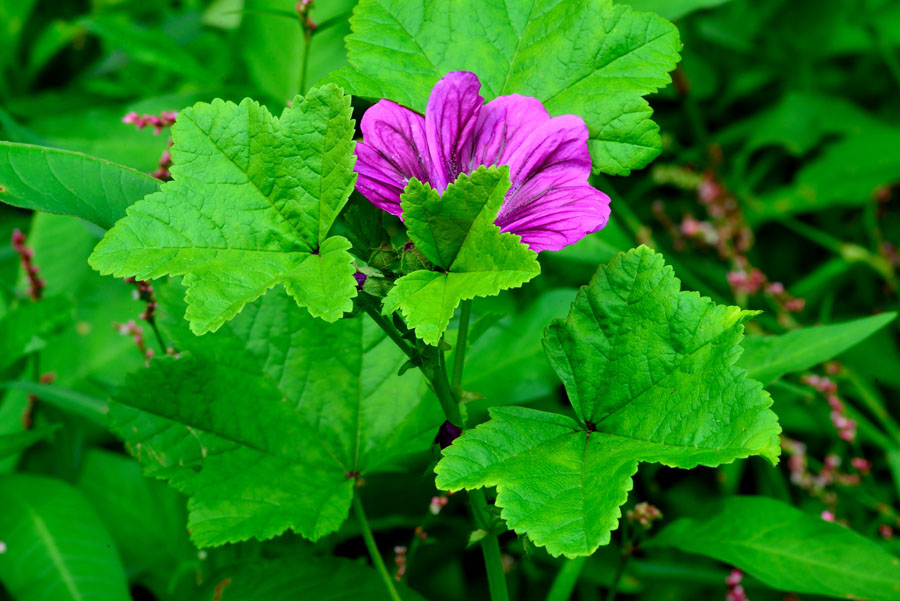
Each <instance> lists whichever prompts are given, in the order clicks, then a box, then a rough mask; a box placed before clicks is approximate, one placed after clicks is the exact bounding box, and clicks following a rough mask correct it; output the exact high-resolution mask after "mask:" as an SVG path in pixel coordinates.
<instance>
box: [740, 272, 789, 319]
mask: <svg viewBox="0 0 900 601" xmlns="http://www.w3.org/2000/svg"><path fill="white" fill-rule="evenodd" d="M726 277H727V278H728V283H729V284H730V285H731V288H732V289H733V290H734V291H736V292H744V293H746V294H750V295H753V294H756V293H758V292H760V291H763V292H764V293H765V295H766V296H769V297H771V298H772V300H774V301H775V302H776V303H778V304H779V305H781V306H782V307H784V310H785V311H787V312H789V313H797V312H799V311H802V310H803V308H804V307H805V306H806V301H805V300H803V299H802V298H796V297H794V296H791V295H790V294H788V292H787V290H785V288H784V284H782V283H781V282H770V281H769V278H768V277H766V274H764V273H763V272H762V271H760V270H759V269H757V268H755V267H753V268H751V269H749V270H745V269H738V270H735V271H729V272H728V275H727V276H726Z"/></svg>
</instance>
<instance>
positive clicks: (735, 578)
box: [725, 568, 748, 601]
mask: <svg viewBox="0 0 900 601" xmlns="http://www.w3.org/2000/svg"><path fill="white" fill-rule="evenodd" d="M743 579H744V573H743V572H742V571H740V570H739V569H737V568H735V569H733V570H731V573H730V574H729V575H728V577H727V578H725V584H727V585H728V592H727V593H726V594H725V601H748V598H747V593H745V592H744V587H743V586H742V585H741V581H742V580H743Z"/></svg>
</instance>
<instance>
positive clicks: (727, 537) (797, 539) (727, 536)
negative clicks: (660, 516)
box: [645, 497, 900, 601]
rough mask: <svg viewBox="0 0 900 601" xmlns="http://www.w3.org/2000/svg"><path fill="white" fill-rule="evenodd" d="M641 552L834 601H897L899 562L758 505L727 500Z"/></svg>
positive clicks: (842, 534)
mask: <svg viewBox="0 0 900 601" xmlns="http://www.w3.org/2000/svg"><path fill="white" fill-rule="evenodd" d="M645 546H648V547H649V546H652V547H675V548H678V549H681V550H682V551H686V552H688V553H699V554H701V555H706V556H708V557H712V558H714V559H718V560H720V561H723V562H725V563H727V564H730V565H733V566H737V567H738V568H740V569H741V570H744V571H745V572H747V573H749V574H751V575H752V576H754V577H756V578H758V579H760V580H762V581H763V582H764V583H766V584H768V585H769V586H771V587H774V588H776V589H780V590H783V591H790V592H793V593H800V594H811V595H827V596H829V597H840V598H842V599H871V600H872V601H895V600H897V599H900V559H898V558H897V557H895V556H893V555H891V554H890V553H888V552H886V551H885V550H884V549H882V548H881V547H879V546H878V545H876V544H875V543H874V542H872V541H870V540H868V539H866V538H864V537H862V536H860V535H859V534H857V533H856V532H853V531H852V530H850V529H849V528H846V527H843V526H840V525H838V524H834V523H830V522H826V521H825V520H823V519H821V518H819V517H817V516H811V515H807V514H805V513H803V512H802V511H799V510H797V509H795V508H793V507H791V506H790V505H787V504H785V503H782V502H781V501H776V500H775V499H767V498H764V497H733V498H730V499H727V500H726V501H725V502H724V503H723V504H722V507H721V509H720V510H719V511H716V512H714V513H713V514H712V515H709V516H707V517H704V518H699V519H688V518H684V519H680V520H678V521H676V522H675V523H673V524H671V525H670V526H668V527H667V528H666V529H665V530H663V531H662V532H660V533H659V535H658V536H656V537H654V538H653V539H652V540H650V541H649V542H648V543H646V545H645Z"/></svg>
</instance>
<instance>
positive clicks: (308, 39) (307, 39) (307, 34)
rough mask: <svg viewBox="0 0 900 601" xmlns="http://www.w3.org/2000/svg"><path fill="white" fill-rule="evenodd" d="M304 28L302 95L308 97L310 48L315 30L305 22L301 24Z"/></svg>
mask: <svg viewBox="0 0 900 601" xmlns="http://www.w3.org/2000/svg"><path fill="white" fill-rule="evenodd" d="M300 26H301V27H303V66H302V67H301V68H300V94H303V95H306V73H307V71H309V47H310V45H311V43H312V34H313V30H312V29H311V28H310V27H309V25H308V24H307V23H306V22H305V21H301V22H300Z"/></svg>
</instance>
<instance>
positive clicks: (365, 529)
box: [353, 492, 401, 601]
mask: <svg viewBox="0 0 900 601" xmlns="http://www.w3.org/2000/svg"><path fill="white" fill-rule="evenodd" d="M353 513H355V514H356V519H357V521H359V525H360V526H361V527H362V535H363V540H365V541H366V548H367V549H368V550H369V556H370V557H371V558H372V563H373V564H375V569H376V570H378V574H379V575H380V576H381V579H382V580H383V581H384V586H385V588H386V589H387V591H388V594H389V595H390V596H391V599H393V600H394V601H401V599H400V594H399V593H398V592H397V587H396V586H394V579H393V578H391V575H390V574H389V573H388V571H387V567H385V565H384V559H383V558H382V557H381V552H380V551H379V550H378V545H376V544H375V537H374V536H373V535H372V529H371V528H370V527H369V521H368V520H367V519H366V513H365V511H363V506H362V501H361V500H360V498H359V493H358V492H355V493H354V494H353Z"/></svg>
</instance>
